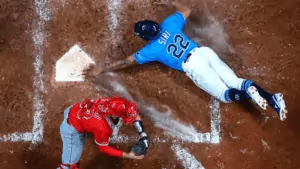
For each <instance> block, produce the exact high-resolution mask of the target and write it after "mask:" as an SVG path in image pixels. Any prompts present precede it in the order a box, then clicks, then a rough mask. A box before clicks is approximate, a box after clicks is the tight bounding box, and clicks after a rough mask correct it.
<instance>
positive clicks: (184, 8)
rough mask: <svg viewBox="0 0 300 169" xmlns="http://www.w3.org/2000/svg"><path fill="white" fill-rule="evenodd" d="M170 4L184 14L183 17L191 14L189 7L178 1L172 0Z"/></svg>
mask: <svg viewBox="0 0 300 169" xmlns="http://www.w3.org/2000/svg"><path fill="white" fill-rule="evenodd" d="M172 5H173V6H174V7H175V8H177V11H178V12H180V13H182V15H183V16H184V18H185V19H187V18H188V17H189V16H190V14H191V9H190V8H188V7H187V6H185V5H183V4H181V3H179V2H178V1H173V2H172Z"/></svg>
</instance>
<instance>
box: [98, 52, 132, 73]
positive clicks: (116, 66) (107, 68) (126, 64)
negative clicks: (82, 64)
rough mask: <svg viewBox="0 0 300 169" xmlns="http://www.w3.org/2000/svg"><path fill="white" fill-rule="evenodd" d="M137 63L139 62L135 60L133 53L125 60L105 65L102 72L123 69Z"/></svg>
mask: <svg viewBox="0 0 300 169" xmlns="http://www.w3.org/2000/svg"><path fill="white" fill-rule="evenodd" d="M135 64H137V62H136V61H135V59H134V57H133V55H130V56H127V57H126V58H125V59H123V60H119V61H116V62H113V63H110V64H108V65H105V66H104V67H103V68H102V71H101V72H100V73H105V72H111V71H115V70H119V69H123V68H126V67H129V66H132V65H135Z"/></svg>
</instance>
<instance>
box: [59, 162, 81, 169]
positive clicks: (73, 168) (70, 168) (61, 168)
mask: <svg viewBox="0 0 300 169" xmlns="http://www.w3.org/2000/svg"><path fill="white" fill-rule="evenodd" d="M57 169H80V167H79V163H76V164H72V165H68V164H61V165H60V166H59V167H58V168H57Z"/></svg>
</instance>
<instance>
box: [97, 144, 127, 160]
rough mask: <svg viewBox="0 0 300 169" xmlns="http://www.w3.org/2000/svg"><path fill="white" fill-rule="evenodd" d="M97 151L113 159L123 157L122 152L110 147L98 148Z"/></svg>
mask: <svg viewBox="0 0 300 169" xmlns="http://www.w3.org/2000/svg"><path fill="white" fill-rule="evenodd" d="M98 148H99V150H100V151H101V152H103V153H105V154H107V155H109V156H114V157H119V158H122V157H123V151H120V150H118V149H116V148H113V147H111V146H98Z"/></svg>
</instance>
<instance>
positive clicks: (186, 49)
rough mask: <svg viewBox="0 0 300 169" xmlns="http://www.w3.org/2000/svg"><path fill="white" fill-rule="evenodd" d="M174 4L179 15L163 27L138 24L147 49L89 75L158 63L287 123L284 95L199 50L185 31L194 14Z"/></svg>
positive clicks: (226, 100) (212, 91)
mask: <svg viewBox="0 0 300 169" xmlns="http://www.w3.org/2000/svg"><path fill="white" fill-rule="evenodd" d="M172 4H173V5H174V6H175V7H176V8H177V10H178V11H177V12H176V13H174V14H173V15H171V16H169V17H167V18H166V19H165V20H164V21H163V22H162V23H161V24H159V23H157V22H155V21H152V20H142V21H139V22H137V23H136V24H135V26H134V32H135V34H136V35H138V36H139V37H141V38H142V39H143V40H146V41H149V43H148V44H147V45H146V46H144V47H143V48H142V49H140V50H139V51H137V52H136V53H134V54H132V55H130V56H128V57H126V58H125V59H124V60H120V61H117V62H115V63H111V64H109V65H105V66H101V67H94V69H90V70H92V71H91V72H90V73H91V74H92V75H96V74H97V73H102V72H108V71H114V70H117V69H121V68H125V67H128V66H131V65H134V64H136V63H138V64H144V63H148V62H152V61H158V62H160V63H163V64H165V65H167V66H169V67H171V68H173V69H176V70H179V71H182V72H185V74H186V75H187V76H188V77H189V78H190V79H192V80H193V81H194V83H195V84H196V85H197V86H198V87H200V88H201V89H203V90H204V91H206V92H207V93H209V94H210V95H212V96H214V97H216V98H218V99H219V100H220V101H222V102H224V103H230V102H234V101H237V100H242V99H251V100H252V101H254V103H256V104H257V105H258V106H259V107H261V108H262V109H264V110H266V108H267V105H270V106H271V107H272V108H273V109H274V110H275V111H276V112H277V114H278V115H279V117H280V120H282V121H283V120H285V119H286V114H287V110H286V106H285V101H284V99H283V95H282V94H281V93H275V94H270V93H269V92H267V91H266V90H264V89H263V88H262V87H260V86H259V85H257V84H256V83H254V82H253V81H251V80H247V79H242V78H239V77H237V76H236V75H235V73H234V72H233V71H232V70H231V69H230V68H229V67H228V66H227V65H226V64H225V63H224V62H223V61H222V60H221V59H220V58H219V56H218V55H217V54H216V53H215V52H214V51H213V50H212V49H211V48H209V47H204V46H200V45H198V44H197V43H195V42H194V41H192V40H191V39H190V38H189V37H187V36H186V35H185V34H184V33H183V32H182V30H183V27H184V25H185V23H186V19H187V18H188V17H189V15H190V13H191V10H190V9H189V8H188V7H186V6H184V5H182V4H180V3H178V2H172Z"/></svg>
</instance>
